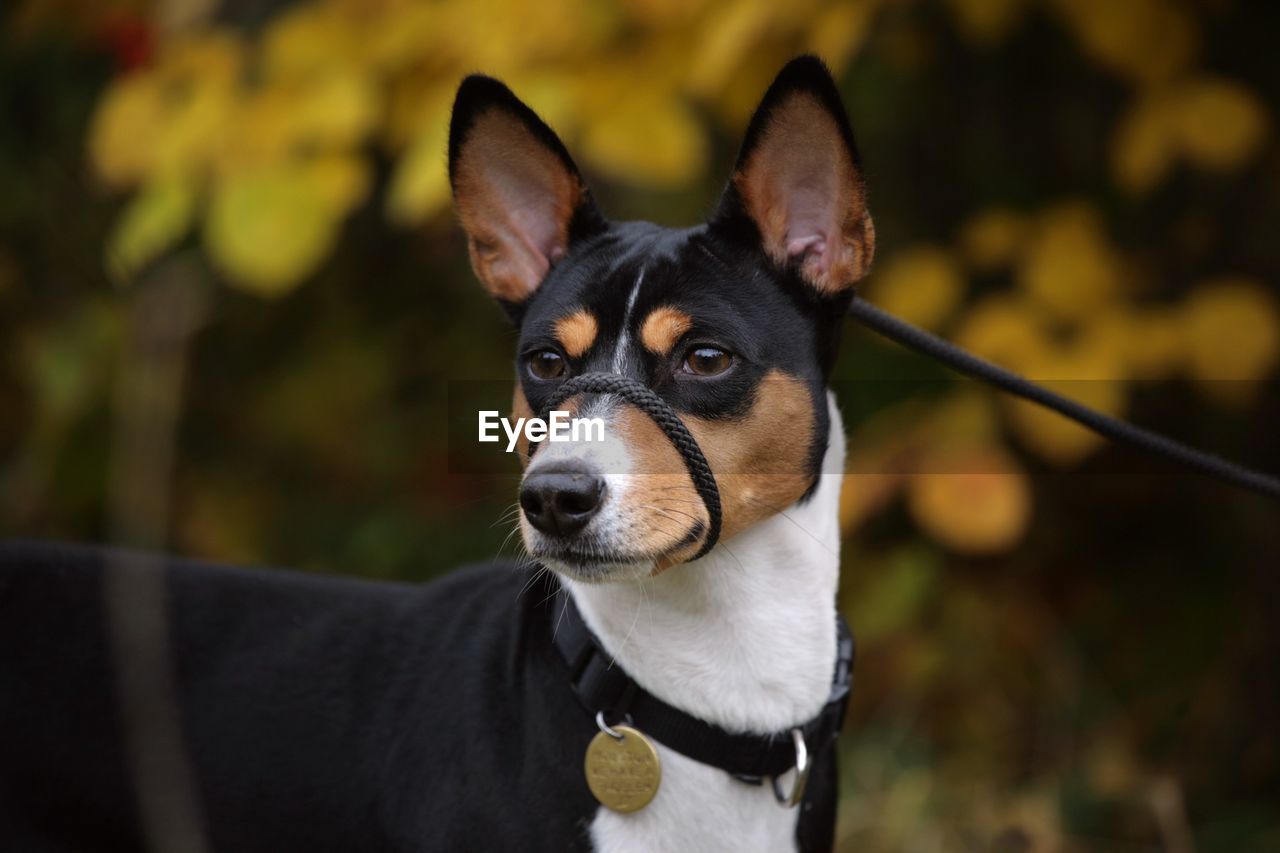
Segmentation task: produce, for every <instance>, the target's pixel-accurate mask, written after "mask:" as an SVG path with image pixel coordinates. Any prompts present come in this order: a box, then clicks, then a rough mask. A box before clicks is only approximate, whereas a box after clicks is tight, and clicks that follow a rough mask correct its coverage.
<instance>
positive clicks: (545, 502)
mask: <svg viewBox="0 0 1280 853" xmlns="http://www.w3.org/2000/svg"><path fill="white" fill-rule="evenodd" d="M603 503H604V479H603V478H602V477H600V476H599V475H598V474H596V473H595V472H593V471H592V470H591V469H589V468H586V467H584V466H582V465H578V464H568V463H566V464H557V465H548V466H546V467H545V468H543V469H541V470H538V471H532V472H530V473H529V474H528V475H527V476H526V477H525V478H524V482H523V483H521V484H520V507H521V509H523V510H524V517H525V518H527V519H529V523H530V524H532V525H533V526H534V527H536V528H537V529H538V530H539V531H540V532H542V533H545V534H547V535H548V536H572V535H573V534H574V533H577V532H578V531H579V530H581V529H582V528H584V527H586V526H587V522H588V521H590V520H591V516H593V515H595V514H596V513H597V512H598V511H599V510H600V507H601V505H602V504H603Z"/></svg>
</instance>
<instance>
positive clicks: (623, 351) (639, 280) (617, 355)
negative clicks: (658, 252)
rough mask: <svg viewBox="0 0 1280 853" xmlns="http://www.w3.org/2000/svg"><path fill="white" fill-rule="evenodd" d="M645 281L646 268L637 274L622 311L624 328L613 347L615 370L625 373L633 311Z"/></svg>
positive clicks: (615, 371)
mask: <svg viewBox="0 0 1280 853" xmlns="http://www.w3.org/2000/svg"><path fill="white" fill-rule="evenodd" d="M643 283H644V268H643V267H642V268H641V269H640V274H639V275H638V276H636V283H635V284H634V285H632V286H631V293H630V294H629V295H628V296H627V310H626V311H624V312H623V313H622V328H621V329H620V330H619V331H618V343H617V344H616V345H615V346H614V349H613V372H614V373H617V374H620V375H625V374H626V372H627V350H628V349H630V348H631V312H632V310H633V309H634V308H635V307H636V297H637V296H639V295H640V285H641V284H643Z"/></svg>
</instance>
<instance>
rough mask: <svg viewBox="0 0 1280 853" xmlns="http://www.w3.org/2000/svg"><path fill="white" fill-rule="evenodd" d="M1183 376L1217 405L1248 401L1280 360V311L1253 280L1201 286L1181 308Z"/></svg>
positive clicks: (1270, 297) (1209, 283) (1242, 279)
mask: <svg viewBox="0 0 1280 853" xmlns="http://www.w3.org/2000/svg"><path fill="white" fill-rule="evenodd" d="M1182 320H1183V324H1184V329H1185V334H1186V353H1187V371H1188V373H1189V374H1190V376H1191V378H1192V379H1194V380H1195V381H1196V382H1197V383H1198V384H1199V386H1200V387H1201V388H1202V389H1203V390H1204V391H1205V393H1207V394H1209V395H1210V396H1211V397H1213V398H1214V399H1215V400H1218V401H1220V402H1225V403H1241V402H1247V401H1248V400H1251V399H1252V397H1253V392H1254V391H1255V390H1256V389H1257V381H1258V380H1259V379H1261V378H1263V377H1264V376H1266V375H1267V374H1268V373H1270V372H1271V371H1272V370H1273V369H1274V368H1275V366H1276V361H1277V358H1278V357H1280V307H1278V306H1277V304H1276V299H1275V297H1274V296H1273V295H1272V294H1271V293H1268V292H1267V290H1266V289H1264V288H1263V287H1262V285H1261V284H1259V283H1258V282H1256V281H1253V280H1251V279H1244V278H1224V279H1216V280H1213V281H1208V282H1205V283H1203V284H1202V285H1201V286H1200V287H1198V288H1196V289H1195V290H1193V291H1192V292H1191V294H1190V295H1189V296H1188V297H1187V300H1186V302H1185V303H1184V304H1183V308H1182Z"/></svg>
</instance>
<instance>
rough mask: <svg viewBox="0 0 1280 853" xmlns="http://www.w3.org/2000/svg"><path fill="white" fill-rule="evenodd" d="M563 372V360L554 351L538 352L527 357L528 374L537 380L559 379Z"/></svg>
mask: <svg viewBox="0 0 1280 853" xmlns="http://www.w3.org/2000/svg"><path fill="white" fill-rule="evenodd" d="M564 371H565V364H564V359H563V358H562V357H561V356H560V353H558V352H556V351H555V350H550V349H544V350H539V351H538V352H535V353H534V354H533V355H531V356H529V372H530V373H532V374H533V375H534V376H536V377H537V378H539V379H559V378H560V377H561V376H564Z"/></svg>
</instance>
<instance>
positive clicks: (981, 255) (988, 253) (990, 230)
mask: <svg viewBox="0 0 1280 853" xmlns="http://www.w3.org/2000/svg"><path fill="white" fill-rule="evenodd" d="M1027 232H1028V228H1027V220H1026V217H1025V216H1023V215H1021V214H1019V213H1017V212H1016V211H1012V210H1009V209H1007V208H1003V207H992V208H988V209H986V210H984V211H982V212H980V213H978V214H977V215H976V216H974V217H973V218H972V219H970V220H969V221H968V222H966V223H965V225H964V227H963V228H962V229H961V231H960V250H961V252H963V254H964V257H965V260H966V261H968V262H969V265H970V266H972V267H973V268H974V269H976V270H978V271H979V272H993V271H995V270H998V269H1001V268H1002V267H1007V266H1009V265H1010V264H1012V263H1013V261H1014V259H1015V258H1016V257H1017V254H1018V252H1019V250H1020V249H1021V247H1022V245H1023V243H1024V242H1025V240H1026V236H1027Z"/></svg>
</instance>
